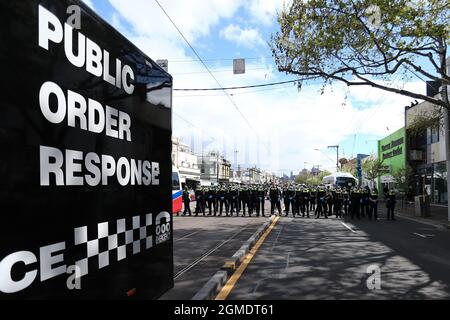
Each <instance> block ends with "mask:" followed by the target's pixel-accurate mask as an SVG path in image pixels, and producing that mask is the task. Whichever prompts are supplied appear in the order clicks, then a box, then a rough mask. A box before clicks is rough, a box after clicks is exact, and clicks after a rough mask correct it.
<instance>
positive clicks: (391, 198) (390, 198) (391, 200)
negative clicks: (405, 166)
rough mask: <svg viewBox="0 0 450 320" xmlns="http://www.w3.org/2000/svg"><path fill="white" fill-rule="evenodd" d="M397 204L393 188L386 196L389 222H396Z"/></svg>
mask: <svg viewBox="0 0 450 320" xmlns="http://www.w3.org/2000/svg"><path fill="white" fill-rule="evenodd" d="M395 203H396V193H395V190H394V189H393V188H391V189H390V190H389V191H388V193H387V194H386V208H387V220H395V217H394V210H395Z"/></svg>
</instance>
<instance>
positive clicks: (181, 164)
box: [172, 137, 200, 189]
mask: <svg viewBox="0 0 450 320" xmlns="http://www.w3.org/2000/svg"><path fill="white" fill-rule="evenodd" d="M172 165H174V166H175V167H176V168H177V169H178V171H179V173H180V182H181V184H182V186H183V187H184V186H187V187H188V188H190V189H193V188H194V187H195V186H196V185H197V184H199V183H200V167H199V165H198V158H197V156H196V155H195V154H194V153H193V152H192V150H191V149H190V148H189V146H188V145H186V144H184V143H182V142H181V141H180V139H179V138H175V137H173V138H172Z"/></svg>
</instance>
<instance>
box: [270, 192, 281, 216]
mask: <svg viewBox="0 0 450 320" xmlns="http://www.w3.org/2000/svg"><path fill="white" fill-rule="evenodd" d="M280 197H281V193H280V189H278V187H276V186H271V187H270V189H269V198H270V214H271V215H273V214H274V210H275V206H276V207H277V209H278V214H279V215H280V216H281V204H280Z"/></svg>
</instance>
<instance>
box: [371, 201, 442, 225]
mask: <svg viewBox="0 0 450 320" xmlns="http://www.w3.org/2000/svg"><path fill="white" fill-rule="evenodd" d="M378 208H379V209H381V211H382V212H386V204H385V203H384V202H380V203H379V205H378ZM395 214H398V215H399V216H400V217H403V218H406V219H410V220H414V221H417V222H421V223H425V224H429V225H433V226H437V227H445V228H450V223H449V221H448V216H447V207H446V206H437V205H433V204H431V205H430V215H429V216H427V217H421V216H416V214H415V207H414V203H413V202H409V203H408V202H405V203H402V202H397V205H396V206H395Z"/></svg>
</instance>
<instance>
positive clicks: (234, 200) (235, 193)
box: [230, 186, 239, 216]
mask: <svg viewBox="0 0 450 320" xmlns="http://www.w3.org/2000/svg"><path fill="white" fill-rule="evenodd" d="M234 210H236V215H237V216H238V215H239V188H238V187H236V186H231V188H230V215H231V216H233V212H234Z"/></svg>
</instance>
